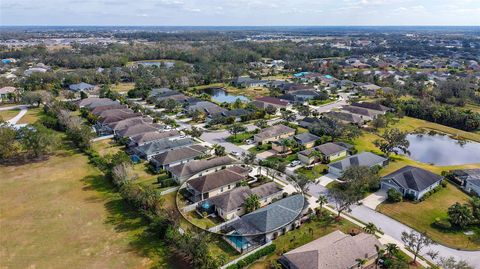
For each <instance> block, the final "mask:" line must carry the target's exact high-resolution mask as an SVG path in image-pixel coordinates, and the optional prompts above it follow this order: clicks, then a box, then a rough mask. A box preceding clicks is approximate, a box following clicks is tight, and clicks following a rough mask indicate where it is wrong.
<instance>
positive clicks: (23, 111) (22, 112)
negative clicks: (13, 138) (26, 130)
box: [0, 105, 29, 125]
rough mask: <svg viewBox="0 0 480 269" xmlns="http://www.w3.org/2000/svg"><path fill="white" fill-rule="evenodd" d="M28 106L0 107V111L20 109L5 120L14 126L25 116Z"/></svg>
mask: <svg viewBox="0 0 480 269" xmlns="http://www.w3.org/2000/svg"><path fill="white" fill-rule="evenodd" d="M28 107H29V106H28V105H17V106H7V107H0V110H12V109H20V112H19V113H18V114H17V115H16V116H15V117H13V118H11V119H9V120H7V123H9V124H11V125H16V124H17V122H18V121H19V120H20V119H21V118H22V117H23V116H25V114H27V111H28Z"/></svg>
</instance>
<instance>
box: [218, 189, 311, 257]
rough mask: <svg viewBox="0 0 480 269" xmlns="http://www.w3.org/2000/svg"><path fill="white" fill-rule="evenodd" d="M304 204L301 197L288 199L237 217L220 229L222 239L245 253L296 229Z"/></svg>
mask: <svg viewBox="0 0 480 269" xmlns="http://www.w3.org/2000/svg"><path fill="white" fill-rule="evenodd" d="M306 204H307V202H306V201H305V198H304V196H303V195H301V194H295V195H292V196H288V197H286V198H283V199H281V200H278V201H276V202H273V203H271V204H269V205H267V206H264V207H262V208H260V209H257V210H255V211H253V212H250V213H248V214H245V215H243V216H241V217H240V218H239V219H236V220H234V221H232V222H230V223H228V224H226V225H225V226H224V227H222V230H223V231H228V235H227V236H226V237H225V239H226V241H227V243H229V244H230V245H231V246H232V247H233V248H235V249H236V250H237V251H238V252H248V251H250V250H253V249H255V248H257V247H259V246H261V245H263V244H265V243H267V242H269V241H271V240H274V239H276V238H277V237H279V236H280V235H282V234H285V233H286V232H288V231H290V230H292V229H294V228H295V227H298V226H300V221H299V220H298V218H299V217H300V216H301V215H302V213H303V212H304V211H305V207H306Z"/></svg>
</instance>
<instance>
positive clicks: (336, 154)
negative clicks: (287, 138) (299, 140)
mask: <svg viewBox="0 0 480 269" xmlns="http://www.w3.org/2000/svg"><path fill="white" fill-rule="evenodd" d="M347 150H348V149H347V148H345V147H342V146H340V145H338V144H335V143H330V142H329V143H325V144H322V145H320V146H316V147H314V148H311V149H306V150H302V151H300V152H299V153H298V159H299V160H300V161H301V162H302V163H304V164H307V165H310V164H312V163H315V162H319V161H321V162H325V163H327V162H330V161H333V160H336V159H339V158H343V157H346V156H347ZM315 151H316V152H318V154H315V153H314V152H315Z"/></svg>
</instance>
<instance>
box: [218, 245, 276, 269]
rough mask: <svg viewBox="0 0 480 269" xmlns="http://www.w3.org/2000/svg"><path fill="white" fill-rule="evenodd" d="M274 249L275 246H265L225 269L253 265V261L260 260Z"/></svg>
mask: <svg viewBox="0 0 480 269" xmlns="http://www.w3.org/2000/svg"><path fill="white" fill-rule="evenodd" d="M276 249H277V246H276V245H275V244H271V245H269V246H266V247H264V248H262V249H261V250H259V251H257V252H255V253H253V254H251V255H248V256H247V257H245V258H243V259H241V260H239V261H238V262H237V263H234V264H232V265H229V266H227V269H241V268H243V267H245V266H247V265H249V264H251V263H253V262H254V261H256V260H258V259H260V258H261V257H263V256H266V255H268V254H271V253H273V252H274V251H275V250H276Z"/></svg>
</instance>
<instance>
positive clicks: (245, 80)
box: [232, 77, 269, 88]
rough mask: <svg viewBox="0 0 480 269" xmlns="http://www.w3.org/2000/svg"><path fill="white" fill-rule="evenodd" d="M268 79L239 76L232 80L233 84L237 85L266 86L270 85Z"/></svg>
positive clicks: (245, 86) (246, 86)
mask: <svg viewBox="0 0 480 269" xmlns="http://www.w3.org/2000/svg"><path fill="white" fill-rule="evenodd" d="M268 83H269V81H268V80H259V79H253V78H250V77H238V78H237V79H236V80H234V81H232V84H233V85H234V86H236V87H244V88H248V87H266V86H268Z"/></svg>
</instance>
